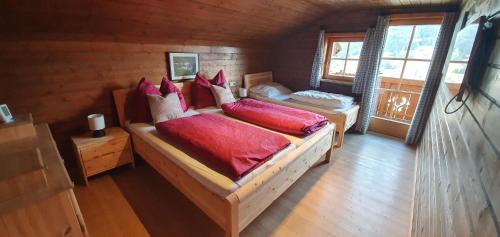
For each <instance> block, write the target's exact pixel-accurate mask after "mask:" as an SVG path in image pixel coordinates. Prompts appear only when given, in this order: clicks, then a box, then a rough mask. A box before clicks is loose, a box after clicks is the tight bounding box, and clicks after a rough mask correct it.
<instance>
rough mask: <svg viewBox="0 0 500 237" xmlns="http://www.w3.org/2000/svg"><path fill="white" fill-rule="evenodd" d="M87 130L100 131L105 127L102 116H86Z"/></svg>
mask: <svg viewBox="0 0 500 237" xmlns="http://www.w3.org/2000/svg"><path fill="white" fill-rule="evenodd" d="M87 119H88V121H89V129H90V130H92V131H97V130H102V129H104V128H105V127H106V125H105V123H104V115H103V114H91V115H89V116H87Z"/></svg>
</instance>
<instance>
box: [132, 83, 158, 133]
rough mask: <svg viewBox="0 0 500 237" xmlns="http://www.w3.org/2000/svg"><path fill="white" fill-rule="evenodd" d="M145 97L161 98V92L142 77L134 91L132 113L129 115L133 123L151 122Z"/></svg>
mask: <svg viewBox="0 0 500 237" xmlns="http://www.w3.org/2000/svg"><path fill="white" fill-rule="evenodd" d="M147 95H159V96H161V92H160V91H159V90H158V88H156V86H155V85H154V84H153V83H151V82H150V81H148V80H146V78H144V77H143V78H142V79H141V81H140V82H139V85H137V88H136V91H135V97H134V103H133V113H132V114H131V121H132V122H133V123H149V122H151V121H153V118H152V117H151V111H150V109H149V102H148V97H147Z"/></svg>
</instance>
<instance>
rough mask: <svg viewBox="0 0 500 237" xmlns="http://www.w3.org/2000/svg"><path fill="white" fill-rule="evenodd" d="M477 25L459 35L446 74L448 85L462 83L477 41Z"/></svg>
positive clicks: (467, 28)
mask: <svg viewBox="0 0 500 237" xmlns="http://www.w3.org/2000/svg"><path fill="white" fill-rule="evenodd" d="M476 32H477V25H472V26H471V27H466V28H464V29H463V30H461V31H460V32H459V33H458V36H457V38H456V41H455V45H454V47H453V51H452V53H451V59H450V63H449V64H448V71H447V72H446V79H445V81H446V83H456V84H460V83H462V80H463V78H464V74H465V69H466V68H467V63H468V62H469V57H470V54H471V51H472V47H473V45H474V40H475V39H476Z"/></svg>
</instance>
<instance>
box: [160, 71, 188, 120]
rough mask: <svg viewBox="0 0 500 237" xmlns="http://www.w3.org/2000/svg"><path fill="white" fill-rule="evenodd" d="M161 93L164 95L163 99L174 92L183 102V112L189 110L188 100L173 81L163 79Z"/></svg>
mask: <svg viewBox="0 0 500 237" xmlns="http://www.w3.org/2000/svg"><path fill="white" fill-rule="evenodd" d="M160 92H161V93H162V94H163V97H165V96H167V95H168V94H170V93H172V92H175V93H177V96H178V97H179V101H180V102H181V107H182V111H184V112H186V111H187V110H188V107H187V105H186V100H185V99H184V95H182V92H181V90H179V88H177V86H175V84H174V83H173V82H172V81H170V80H168V79H167V78H166V77H163V78H162V79H161V86H160Z"/></svg>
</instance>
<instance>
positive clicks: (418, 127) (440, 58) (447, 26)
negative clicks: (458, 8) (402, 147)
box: [406, 12, 458, 144]
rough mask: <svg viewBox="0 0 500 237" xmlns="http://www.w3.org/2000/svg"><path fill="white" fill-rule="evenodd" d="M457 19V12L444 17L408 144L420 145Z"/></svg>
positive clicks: (412, 123) (407, 136) (408, 135)
mask: <svg viewBox="0 0 500 237" xmlns="http://www.w3.org/2000/svg"><path fill="white" fill-rule="evenodd" d="M457 17H458V13H456V12H449V13H446V14H445V15H444V18H443V23H442V25H441V29H440V31H439V36H438V39H437V42H436V46H435V48H434V53H433V55H432V61H431V66H430V68H429V71H428V72H427V78H426V80H425V82H424V86H423V88H422V93H421V94H420V99H419V100H418V104H417V108H416V110H415V114H414V115H413V120H412V121H411V125H410V129H409V130H408V133H407V134H406V143H407V144H416V143H418V142H419V141H420V138H421V137H422V134H423V132H424V129H425V125H426V123H427V119H428V118H429V114H430V112H431V110H432V105H433V102H434V98H435V96H436V92H437V90H438V88H439V84H440V83H441V78H442V76H443V73H442V71H443V66H444V63H445V61H446V56H447V55H448V48H449V46H450V41H451V38H452V37H453V32H454V28H455V23H456V20H457Z"/></svg>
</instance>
